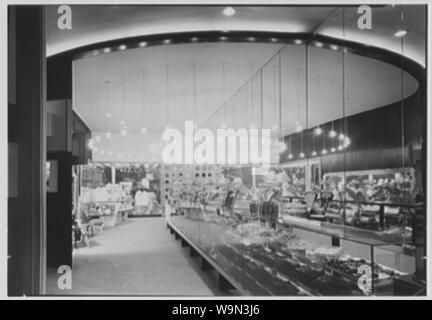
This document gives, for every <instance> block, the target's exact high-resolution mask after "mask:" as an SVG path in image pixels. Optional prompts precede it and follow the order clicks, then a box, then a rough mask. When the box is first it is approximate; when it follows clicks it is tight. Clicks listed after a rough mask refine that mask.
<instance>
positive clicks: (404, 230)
mask: <svg viewBox="0 0 432 320" xmlns="http://www.w3.org/2000/svg"><path fill="white" fill-rule="evenodd" d="M306 172H307V164H305V165H304V166H303V167H302V166H300V165H299V166H296V167H287V168H286V167H284V166H272V167H270V168H269V169H266V170H262V169H260V170H259V171H256V170H255V169H253V167H251V166H237V167H222V168H221V176H220V179H218V181H217V183H215V184H212V185H197V184H192V183H190V184H189V185H188V184H186V183H183V184H182V186H181V188H180V189H179V190H180V192H179V193H178V195H174V194H173V197H174V198H176V199H178V200H179V208H180V209H179V210H178V215H177V216H173V217H172V218H171V220H170V223H171V224H172V225H173V226H174V227H176V228H177V229H178V230H180V231H181V232H182V233H183V234H184V235H185V237H187V238H188V239H189V240H190V241H192V242H193V243H196V244H197V245H198V247H199V248H200V249H202V250H203V251H204V252H205V253H206V254H208V256H209V257H210V258H211V259H212V260H213V261H214V262H215V263H217V265H218V266H220V268H221V269H222V270H223V271H224V272H226V273H227V274H229V275H230V277H232V278H233V279H236V280H234V281H236V282H238V283H237V287H240V288H241V290H243V291H244V292H246V293H247V294H258V295H330V296H331V295H341V296H345V295H346V296H350V295H364V294H369V293H365V292H363V291H362V290H361V289H359V287H358V279H359V276H360V275H359V273H358V270H359V268H360V267H361V266H363V267H368V268H370V269H371V270H372V271H371V274H372V283H373V289H372V292H373V294H378V295H393V293H394V292H393V283H394V281H395V279H399V278H400V277H404V276H410V274H408V273H407V272H405V271H400V270H398V269H397V268H396V267H395V265H393V264H391V266H388V265H384V264H380V263H378V262H377V261H376V259H375V257H374V249H376V250H378V249H379V250H384V249H383V248H384V247H386V246H388V245H389V244H391V245H393V246H402V249H403V251H401V253H398V254H406V255H407V257H410V256H411V255H412V251H411V249H412V248H411V249H410V246H412V234H413V230H412V226H411V223H412V221H413V219H414V217H415V215H414V213H410V211H409V210H405V211H403V208H404V206H403V205H402V204H395V203H391V202H389V203H380V202H377V203H367V202H357V201H354V200H352V199H351V198H348V196H347V197H343V198H342V195H341V194H339V195H338V198H337V199H335V198H334V196H333V193H332V192H331V190H332V189H328V188H326V187H325V185H324V184H323V187H322V188H321V192H316V191H315V192H313V191H308V190H307V189H306V181H305V180H306V179H305V177H306ZM346 174H347V176H349V173H348V172H347V173H346ZM373 174H376V177H379V179H381V178H380V176H379V174H380V173H379V172H374V173H373ZM353 176H354V175H353ZM324 177H325V178H324V179H326V181H332V183H336V182H337V184H336V186H338V187H340V188H342V185H341V180H338V179H335V178H333V176H331V174H327V175H325V176H324ZM357 177H358V175H357ZM396 177H398V176H397V175H396ZM379 179H378V180H379ZM349 181H350V182H351V183H354V182H355V181H354V178H352V179H350V180H349ZM353 181H354V182H353ZM357 187H358V186H357ZM296 188H298V190H300V192H291V191H290V190H295V189H296ZM357 200H358V199H357ZM401 210H402V211H401ZM412 210H414V211H415V209H412ZM370 212H372V213H373V214H371V213H370ZM375 212H377V214H376V213H375ZM380 212H382V213H381V218H380ZM410 214H412V216H411V217H410ZM383 217H384V219H383ZM381 226H384V228H381ZM296 230H305V231H307V232H312V233H314V234H318V235H321V236H326V237H328V239H329V245H326V244H325V243H319V244H317V243H315V242H310V240H307V239H305V238H303V237H302V236H301V234H300V235H299V233H298V232H297V231H296ZM334 239H337V240H334ZM341 239H343V240H344V241H345V242H347V241H348V242H353V243H354V244H355V245H358V246H366V247H367V248H369V250H370V256H369V258H366V257H364V256H360V257H356V256H355V255H354V253H355V252H356V251H355V250H354V251H349V250H348V249H346V248H344V245H342V246H341V245H340V240H341ZM330 240H331V241H330ZM333 241H336V242H333ZM330 243H331V244H330ZM347 248H352V247H351V246H348V247H347ZM391 254H393V253H391ZM330 283H331V285H329V284H330Z"/></svg>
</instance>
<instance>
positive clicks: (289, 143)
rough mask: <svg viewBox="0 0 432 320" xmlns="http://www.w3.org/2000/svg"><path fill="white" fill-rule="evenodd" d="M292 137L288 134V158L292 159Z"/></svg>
mask: <svg viewBox="0 0 432 320" xmlns="http://www.w3.org/2000/svg"><path fill="white" fill-rule="evenodd" d="M291 139H292V136H291V135H289V136H288V159H289V160H291V159H292V158H293V154H292V152H291V142H292V141H291Z"/></svg>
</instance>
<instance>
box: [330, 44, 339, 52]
mask: <svg viewBox="0 0 432 320" xmlns="http://www.w3.org/2000/svg"><path fill="white" fill-rule="evenodd" d="M330 49H332V50H334V51H336V50H337V49H339V47H338V46H337V45H335V44H331V45H330Z"/></svg>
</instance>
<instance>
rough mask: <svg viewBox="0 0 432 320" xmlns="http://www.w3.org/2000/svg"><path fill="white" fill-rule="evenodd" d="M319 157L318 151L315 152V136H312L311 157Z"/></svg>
mask: <svg viewBox="0 0 432 320" xmlns="http://www.w3.org/2000/svg"><path fill="white" fill-rule="evenodd" d="M316 155H317V153H316V151H315V136H314V135H312V153H311V156H312V157H315V156H316Z"/></svg>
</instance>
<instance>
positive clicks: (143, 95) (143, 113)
mask: <svg viewBox="0 0 432 320" xmlns="http://www.w3.org/2000/svg"><path fill="white" fill-rule="evenodd" d="M141 74H142V125H141V133H142V134H146V133H147V128H146V126H145V125H144V124H145V116H146V113H145V98H146V96H145V71H144V70H142V71H141Z"/></svg>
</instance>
